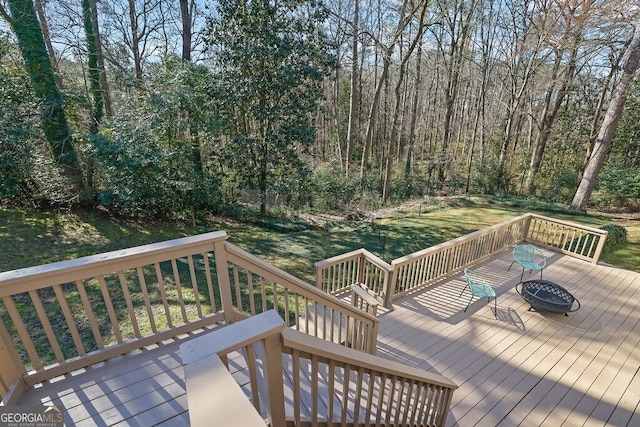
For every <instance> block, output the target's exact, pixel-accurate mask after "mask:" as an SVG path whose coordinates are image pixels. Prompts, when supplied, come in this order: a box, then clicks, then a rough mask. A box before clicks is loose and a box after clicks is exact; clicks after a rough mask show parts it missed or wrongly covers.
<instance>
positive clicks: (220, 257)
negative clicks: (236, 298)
mask: <svg viewBox="0 0 640 427" xmlns="http://www.w3.org/2000/svg"><path fill="white" fill-rule="evenodd" d="M213 247H214V250H215V255H216V273H217V274H218V284H219V286H220V299H221V300H222V310H223V311H224V320H225V322H227V323H233V322H235V321H236V315H235V310H234V308H233V300H232V299H231V278H230V277H229V266H228V265H227V246H226V242H225V241H224V240H221V241H216V242H214V244H213Z"/></svg>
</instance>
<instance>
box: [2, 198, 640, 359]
mask: <svg viewBox="0 0 640 427" xmlns="http://www.w3.org/2000/svg"><path fill="white" fill-rule="evenodd" d="M525 212H534V213H538V214H541V215H545V216H550V217H553V218H557V219H563V220H567V221H572V222H576V223H580V224H584V225H588V226H592V227H601V226H602V225H604V224H607V223H611V222H612V220H611V218H610V217H607V216H605V215H586V214H579V213H575V212H572V211H569V210H567V209H565V208H563V207H562V206H558V205H553V204H545V203H540V202H538V201H528V200H513V199H511V200H499V199H492V198H472V197H461V198H453V199H448V200H447V201H446V202H445V201H442V200H440V201H433V200H423V201H418V202H414V203H408V204H405V205H403V206H401V207H398V208H395V209H388V210H386V211H384V212H378V213H376V214H372V215H370V216H369V218H368V219H367V220H362V221H348V220H344V219H340V218H339V217H330V216H321V215H316V216H307V217H305V218H306V221H304V220H302V219H301V218H302V215H300V216H297V217H295V218H293V220H291V221H287V220H286V219H270V220H259V221H258V220H257V221H252V222H243V223H241V222H238V221H235V220H231V219H224V218H210V219H209V222H207V223H206V224H204V225H200V226H198V227H190V226H185V225H182V224H171V223H158V222H142V221H124V220H119V219H113V218H109V217H107V216H103V215H99V214H96V213H78V214H56V213H45V212H37V211H30V210H18V209H0V248H1V249H2V257H0V271H6V270H13V269H17V268H23V267H29V266H34V265H39V264H45V263H49V262H54V261H60V260H66V259H71V258H76V257H81V256H86V255H92V254H96V253H101V252H107V251H112V250H117V249H121V248H126V247H132V246H137V245H142V244H147V243H152V242H159V241H163V240H168V239H174V238H178V237H184V236H188V235H194V234H198V233H202V232H207V231H213V230H225V231H226V232H227V233H228V235H229V241H230V242H231V243H233V244H235V245H237V246H239V247H241V248H243V249H245V250H247V251H249V252H250V253H252V254H255V255H257V256H259V257H261V258H263V259H265V260H267V261H269V262H271V263H272V264H274V265H276V266H278V267H280V268H282V269H283V270H285V271H287V272H289V273H291V274H293V275H294V276H297V277H300V278H302V279H303V280H306V281H307V282H309V283H314V282H315V269H314V266H313V264H314V262H316V261H320V260H322V259H326V258H329V257H332V256H335V255H339V254H343V253H345V252H349V251H352V250H355V249H359V248H366V249H368V250H369V251H371V252H373V253H375V254H376V255H378V256H380V257H381V258H383V259H385V260H386V261H388V262H390V261H391V260H393V259H395V258H398V257H401V256H403V255H407V254H410V253H412V252H415V251H418V250H421V249H424V248H427V247H430V246H433V245H436V244H439V243H442V242H445V241H448V240H451V239H454V238H456V237H459V236H462V235H464V234H467V233H470V232H473V231H476V230H479V229H482V228H485V227H488V226H491V225H494V224H497V223H499V222H502V221H505V220H508V219H510V218H513V217H516V216H518V215H521V214H523V213H525ZM617 223H618V224H620V225H623V226H625V227H626V229H627V233H628V238H629V243H628V244H625V245H620V246H618V247H614V248H608V249H607V250H606V251H605V253H604V254H603V255H602V257H601V262H606V263H609V264H613V265H616V266H618V267H622V268H625V269H628V270H634V271H640V221H638V220H635V221H632V220H626V221H618V222H617ZM166 267H167V268H169V267H170V266H166ZM178 268H187V267H185V266H182V265H178ZM150 274H152V275H153V274H155V273H153V272H151V273H150ZM185 276H186V275H185ZM133 282H135V279H133ZM203 283H204V281H202V283H201V284H200V285H201V286H203ZM134 284H135V283H134ZM184 285H185V284H183V288H182V291H183V294H184V298H185V303H186V305H187V306H186V310H187V311H188V312H190V313H191V314H192V312H194V311H195V304H194V303H195V300H194V295H193V290H192V289H190V287H189V286H184ZM70 286H71V288H73V287H74V286H75V285H70ZM132 286H133V285H132ZM71 288H70V289H68V290H67V291H68V292H70V295H69V303H70V305H71V308H72V311H73V312H74V313H76V312H77V313H82V307H81V302H80V298H79V296H78V295H77V291H76V290H74V289H71ZM117 288H118V287H117V286H116V287H115V289H116V292H115V294H113V295H112V299H113V301H114V305H115V307H116V311H118V317H119V320H122V321H123V322H122V323H121V327H122V330H123V334H124V336H125V339H126V338H128V337H132V336H133V329H132V325H131V322H130V319H129V318H128V315H127V314H126V305H125V304H124V301H123V299H122V298H121V295H120V294H119V293H118V292H119V291H118V290H117ZM74 292H75V294H74ZM87 292H88V294H89V297H90V299H91V300H92V306H93V309H94V310H95V314H96V317H97V320H98V323H99V325H100V327H101V334H104V335H103V337H104V338H105V339H107V341H113V339H114V337H112V336H111V331H110V330H108V329H109V328H110V322H109V320H108V315H107V313H106V308H105V306H104V303H103V301H102V297H101V295H100V290H99V288H98V287H97V286H96V285H95V284H94V283H91V282H89V283H87ZM131 292H132V295H133V294H135V293H136V289H135V286H133V288H131ZM205 292H206V289H204V288H202V289H200V293H201V294H204V293H205ZM270 292H272V291H270V290H269V291H268V293H270ZM174 293H175V289H174V288H173V287H171V286H170V287H169V288H167V297H168V299H169V302H171V300H174V299H175V298H176V295H174ZM156 294H157V292H155V293H152V294H151V295H150V297H151V299H152V301H151V304H152V310H153V311H154V313H156V314H155V315H154V317H155V319H156V321H157V325H156V326H157V327H158V329H163V328H164V327H166V317H165V318H163V315H164V308H163V305H162V301H161V297H160V295H159V294H158V295H156ZM119 295H120V297H119ZM136 295H137V294H136ZM138 296H139V295H138ZM40 297H41V299H42V301H43V304H44V306H45V309H46V310H47V311H49V312H50V313H51V315H50V318H51V320H52V324H53V327H54V330H58V329H60V330H62V329H64V319H63V316H62V315H61V313H60V309H59V306H57V304H56V302H55V296H54V295H53V293H52V292H51V290H50V289H49V290H43V291H41V292H40ZM216 299H217V300H218V299H219V296H216ZM245 303H246V301H245ZM16 304H17V306H18V309H19V310H20V311H21V313H22V315H23V318H24V320H25V322H26V323H27V324H28V327H29V328H34V327H37V325H39V321H38V320H37V314H36V313H35V310H34V308H33V305H32V303H31V300H30V298H29V297H28V295H27V294H22V295H19V296H16ZM217 304H218V306H219V301H217ZM133 305H134V310H135V311H142V310H144V309H145V308H144V302H143V301H142V300H141V298H138V297H135V296H134V301H133ZM203 309H204V310H205V311H206V312H209V311H210V307H203ZM56 313H57V314H56ZM0 317H2V318H3V319H4V321H5V324H7V323H6V322H7V320H8V318H7V313H6V311H5V309H4V306H3V304H0ZM145 317H146V316H140V318H142V319H144V318H145ZM171 317H172V319H173V320H174V321H176V322H180V318H181V313H180V308H179V306H178V305H175V306H172V307H171ZM58 320H59V321H60V322H61V323H60V328H58V327H57V326H58V324H57V321H58ZM81 326H82V325H81ZM102 327H104V328H106V329H105V330H104V331H103V330H102ZM140 328H141V329H142V330H143V334H145V333H149V332H150V324H141V325H140ZM31 334H32V336H33V337H34V344H35V345H36V347H37V350H38V352H39V353H40V354H45V355H46V357H45V359H47V360H48V359H51V360H48V361H53V359H52V357H53V356H52V355H51V354H48V353H50V351H49V349H48V348H47V347H48V341H47V339H46V336H45V335H44V333H43V331H42V330H33V331H31ZM80 334H81V336H82V340H83V343H84V344H85V346H86V347H87V348H88V349H91V348H94V347H95V340H94V338H93V334H92V332H91V330H90V329H89V328H88V325H84V328H83V329H82V330H81V331H80ZM61 344H62V345H63V347H65V348H63V353H65V357H66V356H68V355H67V352H68V351H72V348H73V343H72V342H71V341H70V339H69V337H64V339H62V340H61ZM18 348H19V351H20V352H21V353H24V349H22V348H21V346H20V345H18Z"/></svg>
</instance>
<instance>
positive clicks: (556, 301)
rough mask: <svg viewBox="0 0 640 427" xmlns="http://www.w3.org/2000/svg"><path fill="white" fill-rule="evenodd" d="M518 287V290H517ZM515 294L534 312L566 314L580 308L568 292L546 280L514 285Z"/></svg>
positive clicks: (578, 303) (578, 302)
mask: <svg viewBox="0 0 640 427" xmlns="http://www.w3.org/2000/svg"><path fill="white" fill-rule="evenodd" d="M518 286H520V289H518ZM516 292H518V293H519V294H520V296H522V298H523V299H524V300H525V301H526V302H528V303H529V305H531V307H529V310H531V309H532V308H534V309H536V311H551V312H553V313H564V314H565V316H568V314H567V313H571V312H574V311H577V310H578V309H579V308H580V301H578V300H577V299H576V298H575V297H574V296H573V295H571V293H570V292H569V291H567V290H566V289H565V288H563V287H562V286H560V285H558V284H557V283H553V282H549V281H548V280H529V281H527V282H521V283H518V284H517V285H516Z"/></svg>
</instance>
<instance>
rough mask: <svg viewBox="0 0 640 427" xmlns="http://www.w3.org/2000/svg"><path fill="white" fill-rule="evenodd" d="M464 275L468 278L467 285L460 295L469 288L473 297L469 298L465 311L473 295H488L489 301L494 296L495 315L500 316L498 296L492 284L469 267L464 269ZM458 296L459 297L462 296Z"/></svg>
mask: <svg viewBox="0 0 640 427" xmlns="http://www.w3.org/2000/svg"><path fill="white" fill-rule="evenodd" d="M464 277H465V278H466V279H467V285H466V286H465V287H464V289H463V290H462V292H461V293H460V297H461V296H462V294H463V293H464V291H465V290H466V289H467V288H469V291H471V298H470V299H469V303H468V304H467V307H466V308H465V309H464V311H465V313H466V311H467V308H469V306H470V305H471V301H472V300H473V297H487V302H489V301H490V298H493V300H494V303H495V311H494V315H495V316H496V318H498V298H497V297H496V293H495V291H494V290H493V288H492V287H491V285H490V284H489V283H488V282H487V281H486V280H484V279H483V278H482V277H481V276H480V275H479V274H478V273H476V272H475V271H473V270H470V269H468V268H465V269H464ZM460 297H458V298H460Z"/></svg>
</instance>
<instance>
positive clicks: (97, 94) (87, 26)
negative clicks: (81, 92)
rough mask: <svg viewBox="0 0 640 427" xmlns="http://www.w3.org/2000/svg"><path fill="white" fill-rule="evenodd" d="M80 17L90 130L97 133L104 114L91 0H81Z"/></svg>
mask: <svg viewBox="0 0 640 427" xmlns="http://www.w3.org/2000/svg"><path fill="white" fill-rule="evenodd" d="M82 18H83V20H84V32H85V35H86V38H87V53H88V56H89V60H88V67H89V70H88V71H89V85H90V89H91V96H92V98H93V108H92V114H91V115H92V120H91V132H93V133H97V132H98V125H99V123H100V121H101V120H102V117H103V116H104V102H103V98H102V86H101V84H100V68H99V66H98V45H97V42H96V36H95V34H94V32H93V31H94V28H95V27H96V26H95V24H94V22H93V16H92V11H91V2H90V1H89V0H82Z"/></svg>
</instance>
